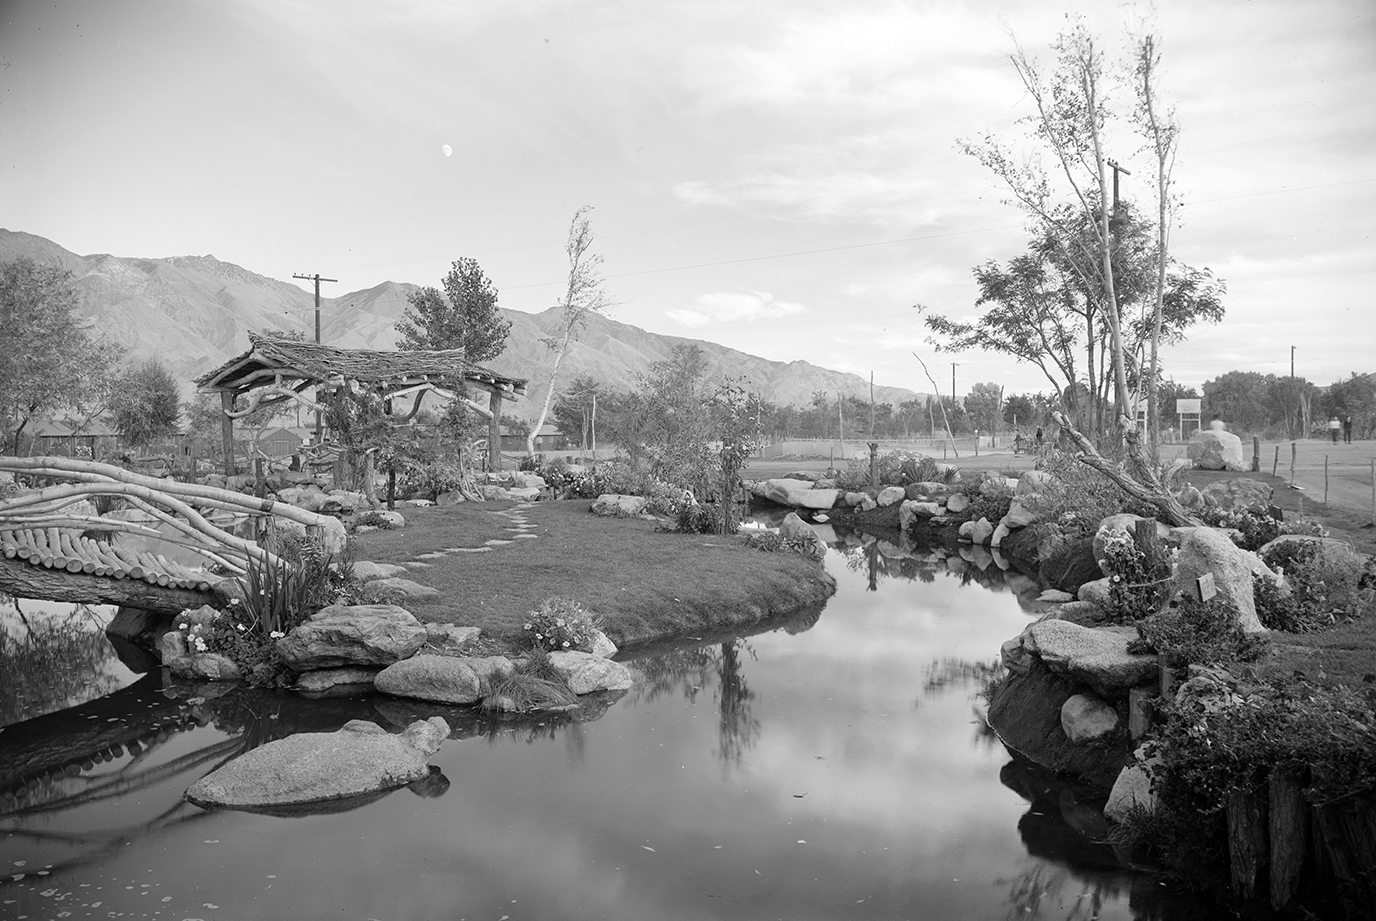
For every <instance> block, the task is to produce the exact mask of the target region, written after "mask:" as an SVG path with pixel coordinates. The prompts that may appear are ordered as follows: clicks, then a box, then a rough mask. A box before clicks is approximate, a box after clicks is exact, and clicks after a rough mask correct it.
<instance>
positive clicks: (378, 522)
mask: <svg viewBox="0 0 1376 921" xmlns="http://www.w3.org/2000/svg"><path fill="white" fill-rule="evenodd" d="M352 523H353V526H354V527H355V528H380V529H382V530H384V531H390V530H392V528H393V527H394V526H393V524H392V520H391V519H390V518H388V517H387V516H386V515H384V514H382V512H379V511H377V510H376V509H369V510H368V511H366V512H362V513H361V514H358V515H355V516H354V518H353V522H352Z"/></svg>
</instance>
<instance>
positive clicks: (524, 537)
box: [516, 534, 540, 540]
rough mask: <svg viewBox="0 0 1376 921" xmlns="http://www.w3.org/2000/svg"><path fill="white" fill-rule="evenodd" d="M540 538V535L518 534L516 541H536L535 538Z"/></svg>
mask: <svg viewBox="0 0 1376 921" xmlns="http://www.w3.org/2000/svg"><path fill="white" fill-rule="evenodd" d="M539 536H540V535H539V534H517V535H516V539H517V540H535V538H537V537H539Z"/></svg>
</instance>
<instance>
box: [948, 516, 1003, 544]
mask: <svg viewBox="0 0 1376 921" xmlns="http://www.w3.org/2000/svg"><path fill="white" fill-rule="evenodd" d="M956 533H957V536H958V537H959V538H960V539H961V540H966V541H969V542H970V543H972V544H987V543H989V538H991V537H993V536H994V526H993V525H992V524H991V523H990V522H989V519H988V518H981V519H980V520H979V521H967V522H965V523H964V524H962V525H961V526H960V528H959V529H958V530H957V532H956Z"/></svg>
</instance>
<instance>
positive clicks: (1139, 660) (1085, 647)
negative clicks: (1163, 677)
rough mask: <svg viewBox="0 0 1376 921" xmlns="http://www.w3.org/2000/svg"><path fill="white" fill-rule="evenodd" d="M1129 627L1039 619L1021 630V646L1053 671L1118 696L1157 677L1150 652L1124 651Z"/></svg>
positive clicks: (1131, 633)
mask: <svg viewBox="0 0 1376 921" xmlns="http://www.w3.org/2000/svg"><path fill="white" fill-rule="evenodd" d="M1136 636H1137V631H1136V630H1134V629H1133V628H1131V627H1081V626H1080V625H1079V624H1073V623H1071V622H1070V621H1066V620H1054V619H1053V620H1040V621H1037V622H1036V623H1035V624H1032V625H1031V626H1030V627H1028V628H1027V629H1026V630H1024V631H1023V634H1022V645H1023V648H1024V649H1026V650H1027V651H1028V652H1031V653H1033V654H1034V655H1036V656H1037V657H1038V658H1039V659H1041V661H1042V663H1043V664H1045V665H1046V667H1047V668H1049V669H1051V671H1052V672H1054V673H1055V674H1057V675H1061V676H1063V677H1065V678H1070V679H1071V680H1073V681H1077V682H1079V683H1080V684H1085V685H1088V686H1089V687H1090V688H1091V689H1092V690H1093V691H1094V693H1096V694H1098V695H1099V696H1100V697H1104V698H1109V699H1113V698H1115V697H1120V696H1122V695H1123V694H1125V693H1127V691H1128V690H1129V689H1131V688H1134V687H1137V686H1138V685H1139V684H1145V683H1147V682H1149V681H1151V680H1153V679H1155V678H1156V677H1157V671H1158V669H1157V662H1156V656H1154V655H1135V654H1133V653H1130V652H1128V651H1127V646H1128V641H1129V640H1132V639H1135V638H1136Z"/></svg>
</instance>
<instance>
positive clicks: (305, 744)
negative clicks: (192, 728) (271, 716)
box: [186, 716, 449, 810]
mask: <svg viewBox="0 0 1376 921" xmlns="http://www.w3.org/2000/svg"><path fill="white" fill-rule="evenodd" d="M448 735H449V724H448V723H446V722H445V721H444V720H443V719H441V718H440V717H438V716H432V717H430V719H428V720H424V721H421V720H417V721H416V722H414V723H412V724H411V725H410V726H407V727H406V729H405V730H404V731H403V732H401V733H400V734H398V735H392V734H391V733H389V732H387V730H385V729H383V728H382V727H381V726H379V725H378V724H377V723H370V722H367V721H365V720H350V721H349V722H347V723H345V724H344V727H343V728H342V729H340V730H338V731H337V732H299V733H296V734H295V735H291V736H288V737H286V738H284V739H276V740H274V741H272V742H268V743H267V744H266V745H262V746H260V747H258V748H254V749H250V750H249V751H247V752H245V753H244V754H242V755H240V756H239V757H237V758H235V759H234V760H233V761H231V762H229V763H228V764H226V765H224V766H223V767H221V768H219V769H218V770H215V771H213V772H211V773H210V774H208V775H206V776H205V777H202V778H201V779H200V780H198V781H196V782H195V783H194V784H192V785H191V787H190V788H189V789H188V790H187V791H186V798H187V799H188V800H190V801H191V802H192V803H195V804H196V805H197V806H201V807H203V808H212V807H216V806H219V807H226V808H229V809H250V810H252V809H272V808H274V807H279V808H280V807H287V806H301V805H305V804H310V803H321V802H329V801H331V800H340V799H347V798H350V797H354V796H361V795H363V794H367V793H375V792H378V791H380V790H390V789H392V788H394V787H400V786H404V785H405V784H408V783H411V782H412V781H416V780H420V779H421V778H423V777H425V776H427V775H428V774H429V773H430V766H429V764H428V761H429V757H430V756H431V755H433V754H434V753H435V752H437V751H439V747H440V743H441V742H443V741H444V739H445V738H446V737H448Z"/></svg>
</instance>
